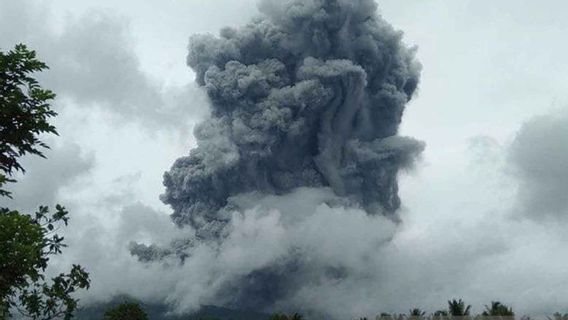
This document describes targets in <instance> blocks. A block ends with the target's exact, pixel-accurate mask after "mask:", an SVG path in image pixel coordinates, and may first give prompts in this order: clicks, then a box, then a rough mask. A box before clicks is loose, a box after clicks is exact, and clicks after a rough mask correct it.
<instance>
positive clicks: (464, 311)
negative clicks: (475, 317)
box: [448, 299, 471, 317]
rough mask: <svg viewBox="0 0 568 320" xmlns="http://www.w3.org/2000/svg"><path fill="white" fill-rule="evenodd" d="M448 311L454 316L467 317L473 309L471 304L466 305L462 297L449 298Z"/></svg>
mask: <svg viewBox="0 0 568 320" xmlns="http://www.w3.org/2000/svg"><path fill="white" fill-rule="evenodd" d="M448 311H449V313H450V315H451V316H453V317H467V316H469V312H470V311H471V305H468V306H467V307H466V306H465V302H463V301H462V299H459V300H456V299H453V300H449V301H448Z"/></svg>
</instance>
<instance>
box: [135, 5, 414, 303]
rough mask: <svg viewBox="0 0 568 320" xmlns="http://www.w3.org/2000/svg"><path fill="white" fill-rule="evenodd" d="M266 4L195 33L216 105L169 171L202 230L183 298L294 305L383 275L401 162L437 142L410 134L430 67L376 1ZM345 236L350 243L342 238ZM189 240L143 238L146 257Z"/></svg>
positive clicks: (189, 249)
mask: <svg viewBox="0 0 568 320" xmlns="http://www.w3.org/2000/svg"><path fill="white" fill-rule="evenodd" d="M260 9H261V15H260V16H259V17H258V18H256V19H254V20H253V21H252V22H251V23H249V24H248V25H246V26H244V27H241V28H236V29H235V28H225V29H223V30H222V31H221V32H220V35H219V36H213V35H199V36H194V37H192V38H191V41H190V46H189V55H188V58H187V62H188V65H189V66H190V67H191V68H192V69H193V70H194V71H195V72H196V76H197V78H196V82H197V83H198V84H199V85H200V86H201V87H202V89H203V90H205V91H206V92H207V95H208V97H209V99H210V101H211V117H210V118H209V119H208V120H206V121H204V122H202V123H201V124H199V125H198V126H197V127H196V130H195V137H196V140H197V143H198V146H197V147H196V148H195V149H193V150H191V152H190V154H189V156H186V157H183V158H180V159H178V160H177V161H176V162H175V164H174V165H173V167H172V169H171V170H170V171H169V172H167V173H166V174H165V177H164V184H165V186H166V193H165V194H164V195H163V196H162V200H163V201H164V202H165V203H166V204H169V205H170V206H171V207H172V208H173V210H174V213H173V215H172V217H173V220H174V221H175V223H176V224H177V225H179V226H182V227H187V226H189V227H190V228H191V229H192V230H193V231H194V232H195V238H193V240H195V241H187V242H181V243H182V251H183V252H184V254H183V261H185V262H184V264H183V267H182V269H184V270H188V271H187V273H188V274H190V273H191V276H189V275H188V276H189V277H190V278H191V279H185V280H184V281H181V282H180V283H179V284H178V285H177V287H176V289H175V290H173V291H172V292H173V293H172V296H171V297H170V300H173V301H177V302H179V304H180V305H179V307H180V308H191V307H195V305H199V304H204V303H207V302H210V303H216V304H219V303H221V304H224V305H228V306H234V307H240V308H243V307H244V308H255V309H258V310H274V309H275V308H278V307H279V306H281V307H283V308H288V307H290V306H291V305H298V301H299V299H301V296H302V293H304V294H305V293H306V290H308V291H309V290H310V289H309V288H311V289H313V290H314V291H319V290H326V289H324V288H326V286H327V285H331V284H332V283H336V282H342V283H344V284H345V285H351V284H352V283H354V282H356V281H357V280H355V279H361V277H363V278H364V277H374V276H372V275H371V274H369V271H368V270H371V269H372V268H375V267H376V262H377V261H376V260H375V257H374V255H375V254H377V252H376V251H375V250H378V249H379V248H380V247H381V246H382V245H383V244H384V243H386V242H388V241H389V239H390V238H391V237H392V233H393V229H394V224H393V221H397V220H398V216H397V210H398V209H399V208H400V206H401V200H400V198H399V196H398V183H397V177H398V174H399V172H400V171H401V170H403V169H406V168H410V167H411V166H412V164H413V163H414V161H415V159H416V158H417V157H418V156H419V155H420V153H421V152H422V150H423V149H424V147H425V146H424V143H422V142H420V141H417V140H415V139H412V138H407V137H402V136H399V135H398V128H399V125H400V123H401V120H402V116H403V114H404V109H405V105H406V104H407V103H408V102H409V101H410V100H411V98H412V97H413V94H414V93H415V91H416V88H417V86H418V82H419V77H420V69H421V66H420V64H419V63H418V62H417V61H416V60H415V58H414V51H415V50H414V49H411V48H408V47H407V46H406V45H404V44H403V43H402V41H401V38H402V33H401V32H398V31H396V30H394V29H393V28H392V27H391V26H390V25H389V24H387V23H386V22H385V21H384V20H383V19H382V18H381V17H380V16H379V15H378V14H377V6H376V4H375V2H374V1H372V0H358V1H344V0H303V1H298V0H294V1H284V2H278V1H263V2H261V4H260ZM321 226H328V228H329V229H328V230H321V229H320V227H321ZM371 230H373V231H371ZM353 233H358V234H359V235H358V236H355V238H351V234H353ZM330 237H331V238H330ZM336 237H337V238H336ZM334 239H344V240H345V242H344V244H343V245H341V246H337V248H333V249H332V248H330V247H329V246H330V245H331V243H332V242H334V241H335V240H334ZM363 239H364V240H363ZM183 246H185V247H183ZM179 248H180V246H179V243H177V244H176V243H174V246H173V249H165V250H163V251H160V250H159V249H158V248H157V247H155V246H149V247H148V246H144V245H133V246H132V247H131V249H132V251H133V253H134V254H135V255H137V256H138V257H139V259H140V260H142V261H149V260H152V259H155V258H161V257H164V256H167V255H168V254H171V253H172V252H173V251H176V252H177V254H179V252H178V251H177V249H179ZM346 250H347V251H351V253H350V254H346V253H345V251H346ZM324 252H326V253H324ZM371 257H373V258H371ZM360 259H363V262H362V261H361V260H360ZM364 261H367V262H364ZM365 266H366V267H365ZM228 292H230V293H231V294H227V293H228ZM311 311H314V310H311ZM315 312H328V311H324V310H321V309H320V310H315Z"/></svg>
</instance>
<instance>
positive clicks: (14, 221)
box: [0, 45, 90, 320]
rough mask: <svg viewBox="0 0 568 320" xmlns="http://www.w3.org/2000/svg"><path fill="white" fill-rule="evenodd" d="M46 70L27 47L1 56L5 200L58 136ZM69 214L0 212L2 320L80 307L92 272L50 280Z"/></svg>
mask: <svg viewBox="0 0 568 320" xmlns="http://www.w3.org/2000/svg"><path fill="white" fill-rule="evenodd" d="M45 69H47V66H46V65H45V64H44V63H43V62H41V61H39V60H37V58H36V53H35V52H34V51H30V50H28V49H27V48H26V46H24V45H17V46H16V47H15V49H14V50H12V51H9V52H7V53H4V52H1V51H0V197H11V193H10V192H9V191H7V190H5V189H4V186H5V185H6V184H7V183H13V182H16V181H15V179H14V178H13V176H14V174H15V173H16V172H22V173H25V169H24V168H23V167H22V165H21V164H20V162H19V160H20V158H21V157H23V156H25V155H28V154H29V155H37V156H40V157H45V156H44V155H43V153H42V149H45V148H48V146H47V145H46V144H45V143H43V142H42V141H41V140H40V138H39V136H40V135H42V134H57V131H56V129H55V127H53V126H52V125H50V124H49V122H48V120H49V118H51V117H54V116H56V113H55V112H54V111H53V110H51V105H50V102H51V100H53V99H54V98H55V94H54V93H53V92H51V91H49V90H45V89H42V88H41V87H40V86H39V84H38V82H37V80H36V79H34V78H33V77H32V74H33V73H35V72H39V71H42V70H45ZM68 214H69V213H68V212H67V211H66V210H65V208H64V207H62V206H59V205H57V206H56V207H55V212H53V213H51V212H50V210H49V208H48V207H45V206H42V207H40V208H39V210H38V211H37V212H36V213H34V214H26V213H21V212H18V211H16V210H11V209H9V208H0V230H2V232H1V233H0V319H7V318H9V317H10V313H11V312H12V311H13V310H17V311H19V312H20V313H21V314H22V315H23V316H26V317H28V318H32V319H42V320H49V319H60V318H63V319H71V318H72V316H73V313H74V311H75V310H76V308H77V302H78V300H77V299H75V298H73V296H72V295H73V293H74V292H75V291H77V290H78V289H87V288H88V287H89V284H90V282H89V276H88V274H87V272H85V270H84V269H83V268H82V267H81V266H78V265H74V266H73V267H72V269H71V271H70V272H69V273H67V274H60V275H58V276H56V277H54V278H52V279H51V280H47V279H46V276H45V271H46V269H47V267H48V262H49V259H50V258H51V257H52V256H54V255H58V254H61V253H62V248H64V247H65V246H66V245H65V243H64V242H63V240H64V238H63V237H61V236H59V235H58V234H57V233H56V232H57V231H58V230H59V228H60V227H61V226H62V225H65V226H66V225H67V223H68V221H69V217H68Z"/></svg>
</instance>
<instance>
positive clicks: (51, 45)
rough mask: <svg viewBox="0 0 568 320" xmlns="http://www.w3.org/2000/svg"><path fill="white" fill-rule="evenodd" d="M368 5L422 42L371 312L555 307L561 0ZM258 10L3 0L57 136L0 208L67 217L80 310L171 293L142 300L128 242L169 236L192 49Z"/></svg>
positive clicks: (562, 116)
mask: <svg viewBox="0 0 568 320" xmlns="http://www.w3.org/2000/svg"><path fill="white" fill-rule="evenodd" d="M379 8H380V13H381V15H382V16H383V17H384V18H385V19H386V20H387V21H389V22H390V23H392V24H393V25H394V26H395V27H396V28H397V29H400V30H402V31H404V34H405V36H404V41H405V42H406V43H407V44H408V45H416V46H417V47H418V55H417V56H418V60H419V61H420V62H421V63H422V65H423V73H422V78H421V83H420V86H419V89H418V91H419V92H418V95H417V97H416V98H415V99H414V100H413V101H412V102H411V103H410V105H409V106H408V108H407V111H406V114H405V118H404V120H403V125H402V130H401V134H403V135H407V136H411V137H415V138H417V139H420V140H422V141H425V142H426V143H427V148H426V151H425V153H424V156H423V159H422V161H421V163H419V164H418V166H417V168H416V169H415V170H413V171H411V172H408V173H405V174H403V176H402V177H401V182H400V183H401V185H400V187H401V198H402V202H403V209H402V213H401V215H402V217H403V221H404V223H403V227H402V228H401V230H400V231H399V232H398V234H397V236H396V238H395V245H394V246H393V247H392V248H390V249H389V253H388V255H389V257H391V259H389V260H390V261H388V262H385V265H386V266H385V268H386V269H388V270H391V271H389V272H387V274H389V276H391V277H394V278H397V279H398V280H389V281H388V283H385V284H384V290H383V291H382V292H383V293H384V295H385V298H384V302H377V305H378V306H379V307H380V308H382V310H381V311H389V312H401V311H407V309H408V308H410V307H412V306H414V305H415V306H420V307H423V308H426V309H428V310H429V311H434V310H435V309H436V308H441V307H443V305H444V303H445V301H446V300H447V299H449V298H453V297H461V298H464V299H466V300H467V301H468V302H469V303H472V304H475V305H476V308H477V310H479V307H480V306H482V305H483V304H487V303H489V302H490V301H491V300H494V299H500V300H502V301H503V302H505V303H508V304H512V305H513V306H514V307H515V308H516V309H517V310H519V311H520V312H526V313H531V314H541V313H543V312H546V311H556V310H558V311H562V312H568V309H567V308H568V274H567V273H566V271H565V270H568V246H567V244H568V238H567V237H566V233H565V230H566V227H567V226H568V221H567V219H566V217H568V200H567V199H568V196H567V195H566V190H568V112H567V111H566V107H565V106H567V105H568V90H567V89H568V88H567V87H566V83H567V82H568V81H567V80H568V63H566V61H565V57H566V53H567V52H568V44H567V43H566V41H565V37H566V32H567V31H568V20H567V19H566V18H565V15H566V11H567V10H568V3H567V2H566V1H562V0H543V1H528V0H524V1H519V0H515V1H513V0H502V1H490V0H458V1H443V0H429V1H424V0H405V1H398V0H384V1H381V2H379ZM257 13H258V11H257V8H256V1H255V0H207V1H205V0H167V1H163V0H161V1H158V0H148V1H134V0H124V1H111V0H96V1H95V0H89V1H73V0H54V1H40V0H0V30H1V32H0V49H2V50H8V49H10V48H11V47H13V46H14V44H16V43H19V42H23V43H26V44H28V45H29V46H30V47H31V48H33V49H35V50H37V51H38V54H39V56H40V58H42V59H43V60H45V61H46V62H47V63H48V65H49V66H50V67H51V69H50V70H49V71H47V72H45V73H44V74H42V75H41V79H42V83H43V84H44V85H45V86H46V87H49V88H51V89H53V90H54V91H55V92H56V93H57V94H58V99H57V101H56V103H55V104H54V107H55V109H56V110H57V111H58V112H59V114H60V115H59V117H58V118H57V120H56V121H55V124H56V126H57V127H58V129H59V131H60V134H61V136H60V137H53V138H50V139H49V140H48V142H49V144H50V145H51V146H52V150H51V151H49V152H48V153H47V155H48V158H49V159H48V160H42V159H26V165H27V167H28V168H29V169H28V171H29V172H28V175H27V176H26V177H22V178H21V179H20V183H18V184H17V185H15V186H14V189H13V190H14V192H15V199H14V200H13V201H6V200H2V201H3V202H2V204H6V205H9V206H12V207H19V208H22V209H26V210H31V208H34V207H36V206H37V205H39V204H54V203H62V204H65V205H67V206H68V207H69V209H70V211H71V212H72V219H73V222H74V223H72V224H71V227H70V229H72V231H71V232H70V234H69V237H68V241H69V244H70V248H69V250H68V252H69V254H68V260H65V261H61V262H59V264H60V265H61V266H63V265H65V264H66V263H69V262H71V261H72V262H79V263H81V264H84V265H85V266H86V267H87V268H88V269H90V270H91V272H92V276H93V281H94V283H93V284H94V285H93V289H92V290H91V292H90V295H87V296H86V298H85V299H87V300H88V299H101V298H104V297H108V296H109V295H110V294H113V293H117V292H120V291H122V290H124V291H137V292H138V293H139V294H140V296H143V297H155V296H159V295H160V294H163V292H165V291H167V290H168V286H167V285H168V283H167V281H168V280H164V281H165V282H166V283H165V284H162V285H161V286H153V287H152V288H148V287H146V288H143V289H140V288H139V287H138V286H139V284H140V281H142V280H141V279H147V277H150V275H151V274H152V272H151V270H150V271H149V270H144V269H143V268H142V267H140V266H137V265H136V263H135V261H134V259H133V258H131V257H129V256H128V254H127V252H126V244H127V243H128V242H129V241H131V240H138V241H150V239H152V240H153V241H160V239H166V238H168V237H169V236H170V234H171V233H172V232H177V231H176V230H174V228H173V226H172V225H171V223H169V220H168V217H167V215H168V213H170V210H169V208H168V207H166V206H165V205H163V204H162V203H161V202H160V200H159V195H160V194H162V193H163V186H162V174H163V172H164V171H166V170H167V169H168V168H169V167H170V166H171V165H172V164H173V162H174V161H175V159H177V158H178V157H180V156H183V155H186V154H187V153H188V152H189V149H190V148H191V147H192V146H194V143H195V142H194V138H193V136H192V128H193V126H194V124H195V123H196V122H198V121H199V120H201V119H203V118H204V117H206V115H207V99H206V97H205V96H204V94H203V93H202V92H200V91H199V90H198V89H197V88H196V85H195V84H194V83H193V78H194V74H193V73H192V71H191V70H190V69H189V68H188V67H187V66H186V62H185V58H186V55H187V45H188V39H189V36H190V35H192V34H195V33H206V32H211V33H216V32H217V31H218V30H219V29H220V28H222V27H223V26H227V25H228V26H239V25H242V24H245V23H246V22H247V21H249V20H250V19H251V18H252V17H253V16H255V15H256V14H257ZM109 259H111V260H109ZM102 261H106V262H105V263H102ZM119 280H120V281H119ZM144 281H146V280H144ZM147 281H153V280H147ZM155 281H157V280H155ZM376 287H381V284H377V286H376ZM379 291H380V290H379ZM141 292H142V293H141ZM369 310H372V309H371V308H370V307H369Z"/></svg>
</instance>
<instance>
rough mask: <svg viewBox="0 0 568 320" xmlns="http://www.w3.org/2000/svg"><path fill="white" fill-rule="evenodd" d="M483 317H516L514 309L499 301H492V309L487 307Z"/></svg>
mask: <svg viewBox="0 0 568 320" xmlns="http://www.w3.org/2000/svg"><path fill="white" fill-rule="evenodd" d="M482 315H483V316H486V317H487V316H497V317H514V316H515V313H514V312H513V308H510V307H507V306H506V305H504V304H501V302H499V301H491V307H489V306H485V311H483V313H482Z"/></svg>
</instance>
